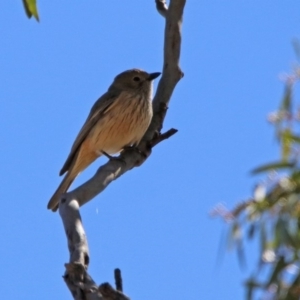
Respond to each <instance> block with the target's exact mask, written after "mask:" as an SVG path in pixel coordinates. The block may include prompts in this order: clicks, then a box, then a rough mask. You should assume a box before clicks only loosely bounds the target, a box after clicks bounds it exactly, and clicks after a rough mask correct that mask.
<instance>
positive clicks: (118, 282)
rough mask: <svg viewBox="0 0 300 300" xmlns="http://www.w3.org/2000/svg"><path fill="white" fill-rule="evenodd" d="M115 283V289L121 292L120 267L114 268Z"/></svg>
mask: <svg viewBox="0 0 300 300" xmlns="http://www.w3.org/2000/svg"><path fill="white" fill-rule="evenodd" d="M114 273H115V284H116V290H117V291H120V292H123V281H122V275H121V270H120V269H115V272H114Z"/></svg>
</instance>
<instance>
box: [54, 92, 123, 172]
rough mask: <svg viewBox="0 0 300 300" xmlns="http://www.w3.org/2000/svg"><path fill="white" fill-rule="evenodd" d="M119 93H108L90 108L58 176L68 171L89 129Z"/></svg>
mask: <svg viewBox="0 0 300 300" xmlns="http://www.w3.org/2000/svg"><path fill="white" fill-rule="evenodd" d="M118 96H119V93H116V92H112V91H108V92H106V93H105V94H104V95H102V96H101V97H100V98H99V99H98V100H97V101H96V102H95V104H94V105H93V107H92V108H91V111H90V113H89V115H88V117H87V119H86V121H85V123H84V124H83V126H82V128H81V130H80V131H79V133H78V135H77V137H76V139H75V142H74V144H73V146H72V148H71V151H70V154H69V156H68V158H67V160H66V162H65V163H64V165H63V167H62V169H61V170H60V172H59V175H63V174H64V173H65V172H66V171H68V170H69V168H70V165H71V163H72V162H73V159H74V157H75V155H76V154H77V151H78V149H79V147H80V145H81V144H82V142H83V141H84V139H85V138H86V136H87V135H88V134H89V132H90V131H91V129H92V128H93V127H94V125H95V124H96V122H97V121H98V120H99V119H100V118H101V116H102V115H103V114H104V113H105V112H106V110H107V109H109V107H110V106H111V105H112V104H113V103H114V102H115V100H116V98H118Z"/></svg>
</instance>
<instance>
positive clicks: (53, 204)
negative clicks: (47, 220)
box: [47, 172, 75, 211]
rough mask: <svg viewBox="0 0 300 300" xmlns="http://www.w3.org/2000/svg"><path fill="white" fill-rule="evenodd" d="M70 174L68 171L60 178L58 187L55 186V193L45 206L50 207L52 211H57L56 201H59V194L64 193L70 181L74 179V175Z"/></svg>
mask: <svg viewBox="0 0 300 300" xmlns="http://www.w3.org/2000/svg"><path fill="white" fill-rule="evenodd" d="M71 175H72V174H71V172H68V173H67V174H66V176H65V177H64V179H63V180H62V182H61V184H60V185H59V187H58V188H57V190H56V191H55V193H54V194H53V196H52V197H51V199H50V200H49V202H48V206H47V208H48V209H52V211H57V209H58V203H59V200H60V197H61V195H62V194H64V193H65V192H66V191H67V190H68V188H69V187H70V185H71V184H72V182H73V181H74V179H75V177H74V176H71Z"/></svg>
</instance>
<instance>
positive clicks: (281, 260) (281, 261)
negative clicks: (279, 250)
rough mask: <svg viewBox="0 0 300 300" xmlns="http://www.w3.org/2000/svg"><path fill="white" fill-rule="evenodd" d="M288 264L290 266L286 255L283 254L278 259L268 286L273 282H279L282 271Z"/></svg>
mask: <svg viewBox="0 0 300 300" xmlns="http://www.w3.org/2000/svg"><path fill="white" fill-rule="evenodd" d="M286 266H288V263H286V262H285V259H284V256H281V257H280V258H279V260H278V261H277V264H276V266H275V268H274V270H273V273H272V274H271V277H270V279H269V281H268V284H267V286H270V285H271V284H272V283H278V281H279V277H280V275H281V274H280V273H281V272H282V270H283V269H284V268H286Z"/></svg>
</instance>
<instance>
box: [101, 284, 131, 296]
mask: <svg viewBox="0 0 300 300" xmlns="http://www.w3.org/2000/svg"><path fill="white" fill-rule="evenodd" d="M99 291H100V292H101V294H102V295H103V297H104V299H105V300H130V299H129V298H128V297H127V296H125V295H124V294H122V293H121V292H119V291H117V290H115V289H113V288H112V286H111V285H110V284H109V283H103V284H101V285H100V287H99Z"/></svg>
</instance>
